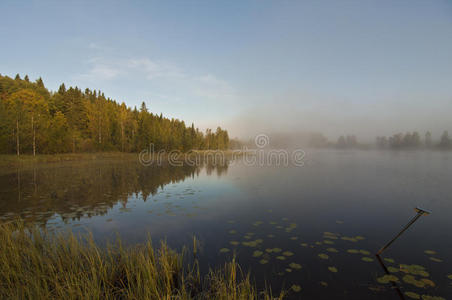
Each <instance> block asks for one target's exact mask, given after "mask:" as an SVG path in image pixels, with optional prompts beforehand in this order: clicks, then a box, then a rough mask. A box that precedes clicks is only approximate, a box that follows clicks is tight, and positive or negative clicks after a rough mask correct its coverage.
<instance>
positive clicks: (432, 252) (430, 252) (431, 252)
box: [424, 250, 436, 255]
mask: <svg viewBox="0 0 452 300" xmlns="http://www.w3.org/2000/svg"><path fill="white" fill-rule="evenodd" d="M424 253H425V254H428V255H435V254H436V251H433V250H425V251H424Z"/></svg>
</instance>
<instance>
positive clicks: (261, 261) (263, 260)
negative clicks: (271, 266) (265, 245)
mask: <svg viewBox="0 0 452 300" xmlns="http://www.w3.org/2000/svg"><path fill="white" fill-rule="evenodd" d="M259 263H260V264H261V265H265V264H266V263H268V260H266V259H261V260H260V261H259Z"/></svg>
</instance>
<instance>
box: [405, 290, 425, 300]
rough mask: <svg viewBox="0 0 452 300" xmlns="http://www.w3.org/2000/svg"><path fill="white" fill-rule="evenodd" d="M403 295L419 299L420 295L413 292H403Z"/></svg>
mask: <svg viewBox="0 0 452 300" xmlns="http://www.w3.org/2000/svg"><path fill="white" fill-rule="evenodd" d="M405 296H407V297H408V298H411V299H421V296H420V295H419V294H416V293H415V292H405Z"/></svg>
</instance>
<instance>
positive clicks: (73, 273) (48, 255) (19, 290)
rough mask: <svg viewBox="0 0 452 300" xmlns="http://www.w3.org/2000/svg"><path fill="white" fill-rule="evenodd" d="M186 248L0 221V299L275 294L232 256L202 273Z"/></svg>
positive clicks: (260, 296)
mask: <svg viewBox="0 0 452 300" xmlns="http://www.w3.org/2000/svg"><path fill="white" fill-rule="evenodd" d="M194 251H195V254H196V240H195V243H194ZM186 252H187V251H182V253H177V252H175V251H173V250H171V249H169V248H168V246H167V245H166V244H165V243H164V242H162V243H161V244H160V246H159V247H158V248H154V247H153V245H152V244H151V242H150V239H149V241H148V242H146V243H145V244H142V245H137V246H134V247H127V248H126V247H123V246H122V244H121V241H120V239H118V240H117V242H116V243H115V244H114V245H108V246H107V247H105V248H100V247H99V246H97V245H96V244H95V243H94V241H93V239H92V237H91V236H90V235H88V236H85V237H83V238H80V237H76V236H74V235H73V234H72V233H70V234H65V235H63V234H57V235H53V234H50V233H47V232H46V231H45V230H44V231H43V230H41V229H38V228H32V229H27V228H25V227H24V226H23V224H22V223H20V222H15V223H9V224H0V298H1V299H170V298H171V299H275V298H272V297H271V293H270V292H269V291H263V292H258V291H257V290H256V288H255V287H254V285H253V284H252V283H251V280H250V276H249V274H248V275H245V274H243V273H242V271H241V270H240V267H239V266H238V265H237V263H236V262H235V261H234V260H233V261H232V262H229V263H226V264H225V266H224V267H223V268H221V269H219V270H212V271H210V272H209V274H207V275H206V276H205V277H203V278H201V276H200V274H199V269H198V263H197V261H196V260H194V263H193V264H190V263H188V262H187V259H186V256H185V254H186ZM282 297H283V295H282V294H281V295H279V296H278V298H280V299H281V298H282Z"/></svg>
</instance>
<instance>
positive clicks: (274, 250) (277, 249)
mask: <svg viewBox="0 0 452 300" xmlns="http://www.w3.org/2000/svg"><path fill="white" fill-rule="evenodd" d="M281 251H282V249H281V248H273V252H275V253H279V252H281Z"/></svg>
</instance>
